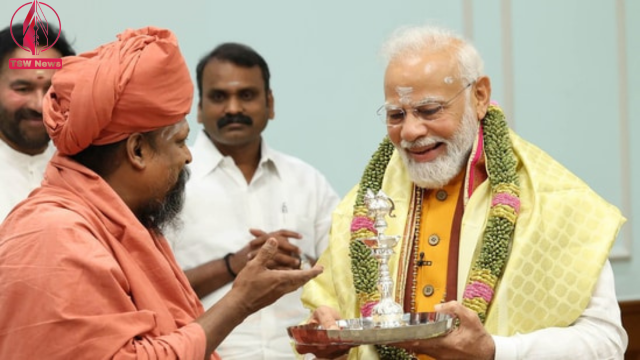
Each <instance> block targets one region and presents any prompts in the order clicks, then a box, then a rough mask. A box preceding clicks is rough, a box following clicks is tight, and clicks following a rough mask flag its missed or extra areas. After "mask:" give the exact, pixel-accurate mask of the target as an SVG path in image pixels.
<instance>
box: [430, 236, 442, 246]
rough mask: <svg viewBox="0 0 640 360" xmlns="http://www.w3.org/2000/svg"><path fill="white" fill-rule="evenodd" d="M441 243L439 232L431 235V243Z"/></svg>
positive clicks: (433, 244)
mask: <svg viewBox="0 0 640 360" xmlns="http://www.w3.org/2000/svg"><path fill="white" fill-rule="evenodd" d="M439 243H440V236H438V235H437V234H431V235H429V245H431V246H436V245H438V244H439Z"/></svg>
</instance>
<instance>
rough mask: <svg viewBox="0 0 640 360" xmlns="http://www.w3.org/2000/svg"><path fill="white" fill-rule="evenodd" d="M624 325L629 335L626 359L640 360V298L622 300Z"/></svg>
mask: <svg viewBox="0 0 640 360" xmlns="http://www.w3.org/2000/svg"><path fill="white" fill-rule="evenodd" d="M620 310H622V326H624V328H625V330H627V334H628V335H629V345H628V346H627V352H626V353H625V355H624V359H625V360H640V300H635V301H623V302H620Z"/></svg>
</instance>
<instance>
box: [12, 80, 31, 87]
mask: <svg viewBox="0 0 640 360" xmlns="http://www.w3.org/2000/svg"><path fill="white" fill-rule="evenodd" d="M9 85H11V86H24V85H26V86H33V81H29V80H24V79H17V80H13V81H12V82H10V83H9Z"/></svg>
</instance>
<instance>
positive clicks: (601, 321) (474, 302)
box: [297, 27, 627, 360]
mask: <svg viewBox="0 0 640 360" xmlns="http://www.w3.org/2000/svg"><path fill="white" fill-rule="evenodd" d="M385 51H386V53H387V55H388V59H389V62H388V65H387V68H386V73H385V79H384V93H385V98H386V103H385V104H384V105H383V106H382V107H381V108H380V110H379V114H380V115H381V118H382V120H383V121H384V123H385V124H386V126H387V131H388V138H387V139H385V140H384V141H383V143H382V144H381V145H380V148H379V149H378V151H377V152H376V153H375V154H374V156H373V157H372V160H371V163H370V164H369V166H368V167H367V169H366V170H365V172H364V175H363V179H362V182H361V184H360V185H359V186H356V187H355V188H354V189H353V191H351V192H350V193H349V194H348V195H347V196H346V198H345V199H343V201H342V203H341V204H340V205H339V206H338V208H337V210H336V211H335V212H334V216H333V227H332V230H331V239H330V243H329V247H328V249H327V251H326V252H325V253H324V254H323V255H322V256H321V258H320V260H319V263H320V264H322V265H324V266H325V272H324V273H323V275H321V276H319V277H318V278H316V279H314V280H312V281H311V282H309V283H308V284H307V285H306V286H305V287H304V290H303V296H302V301H303V303H304V304H305V305H306V306H307V307H309V308H310V309H312V310H314V313H313V315H312V317H311V319H310V322H315V323H320V324H322V325H323V326H325V327H332V326H336V324H335V320H336V319H338V318H358V317H360V316H368V315H370V313H371V308H372V307H373V306H375V304H376V302H377V301H378V300H379V299H380V294H379V293H378V290H377V288H376V287H375V283H376V279H377V276H376V274H375V271H376V270H377V266H376V264H375V262H374V265H373V266H372V267H369V268H367V266H369V264H371V262H368V260H367V259H371V254H370V251H369V249H367V248H366V246H364V245H363V243H362V242H361V241H359V240H358V239H360V238H366V237H370V236H374V235H375V229H374V228H373V227H372V223H371V219H370V218H368V217H367V216H366V215H363V214H366V206H365V203H364V201H363V194H364V191H365V190H366V188H367V187H368V188H372V190H373V191H374V192H377V191H378V190H380V189H381V190H382V191H383V192H384V193H385V194H386V195H388V196H389V197H390V198H391V199H392V200H393V201H394V202H395V209H394V214H395V217H388V218H387V220H388V229H387V230H386V232H385V233H386V234H391V235H402V238H401V240H400V241H399V244H398V245H397V246H396V247H395V255H394V256H393V257H392V258H391V260H390V264H389V265H390V272H391V276H392V277H393V278H394V284H395V288H394V289H393V297H394V299H395V300H396V302H398V303H399V304H401V305H402V306H403V310H404V311H405V312H432V311H438V312H443V313H448V314H451V315H453V316H455V317H456V318H457V322H458V324H459V325H458V326H457V327H455V329H454V330H452V331H451V332H450V333H448V334H446V335H444V336H442V337H438V338H434V339H428V340H415V341H407V342H403V343H398V344H391V345H395V346H375V347H374V346H371V345H368V346H364V345H363V346H358V347H352V348H351V349H349V347H347V346H342V345H341V346H328V347H314V346H298V347H297V350H298V352H299V353H301V354H304V353H313V354H315V355H316V356H318V357H322V358H338V357H344V358H347V356H348V358H349V359H367V360H370V359H377V358H382V359H409V358H413V357H414V356H417V357H418V358H419V359H428V358H436V359H594V360H595V359H622V357H623V354H624V350H625V347H626V343H627V335H626V333H625V331H624V329H623V328H622V326H621V321H620V310H619V307H618V303H617V301H616V296H615V289H614V279H613V272H612V270H611V266H610V264H609V262H608V260H607V254H608V253H609V250H610V248H611V246H612V243H613V241H614V240H615V237H616V235H617V233H618V230H619V228H620V226H621V225H622V223H623V222H624V218H623V217H622V215H621V214H620V212H619V211H618V209H616V208H615V207H614V206H612V205H611V204H608V203H607V202H606V201H604V200H603V199H602V198H600V197H599V196H598V195H597V194H595V193H594V192H593V191H592V190H591V189H590V188H589V187H588V186H587V185H586V184H584V183H583V182H582V181H580V180H579V179H578V178H577V177H576V176H575V175H573V174H571V173H570V172H569V171H568V170H567V169H565V168H564V167H562V166H561V165H560V164H558V163H557V162H556V161H554V160H553V159H551V158H550V157H549V156H548V155H547V154H545V153H544V152H543V151H541V150H540V149H538V148H536V147H535V146H533V145H532V144H530V143H527V142H526V141H524V140H522V139H521V138H519V137H518V136H517V135H516V134H515V133H513V132H511V131H510V130H509V129H508V127H507V124H506V121H505V119H504V114H503V113H502V111H501V110H500V109H499V108H498V107H497V106H495V105H494V104H491V103H490V96H491V84H490V80H489V78H488V77H487V76H486V75H484V73H483V64H482V59H481V58H480V56H479V54H478V53H477V51H476V50H475V48H474V47H473V46H472V45H471V44H469V43H467V42H466V41H464V40H462V39H461V38H459V37H458V36H456V35H455V34H452V33H451V32H449V31H447V30H445V29H439V28H431V27H415V28H408V29H405V30H404V31H402V32H399V33H396V35H395V36H394V37H392V38H391V39H390V40H389V41H388V43H387V44H386V46H385ZM380 169H382V170H380ZM362 259H365V260H362ZM362 269H368V270H367V271H363V270H362ZM347 351H348V352H349V353H348V355H346V353H347ZM343 354H344V355H343Z"/></svg>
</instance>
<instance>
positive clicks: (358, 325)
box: [287, 312, 453, 345]
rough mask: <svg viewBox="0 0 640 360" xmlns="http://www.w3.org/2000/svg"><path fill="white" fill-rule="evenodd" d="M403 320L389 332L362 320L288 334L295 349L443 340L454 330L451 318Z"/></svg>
mask: <svg viewBox="0 0 640 360" xmlns="http://www.w3.org/2000/svg"><path fill="white" fill-rule="evenodd" d="M402 320H403V323H404V324H405V325H401V326H398V327H392V328H380V327H376V326H374V325H373V321H372V320H371V318H361V319H346V320H338V322H337V323H338V326H339V327H340V329H339V330H338V329H336V330H327V329H323V328H322V327H321V326H320V325H318V324H307V325H298V326H291V327H288V328H287V332H288V333H289V337H290V338H291V339H292V340H293V341H294V342H295V343H296V344H298V345H367V344H377V345H380V344H390V343H395V342H401V341H407V340H419V339H429V338H433V337H437V336H442V335H445V334H447V333H448V332H449V331H451V329H452V327H453V318H452V317H451V316H450V315H446V314H440V313H435V312H423V313H405V314H404V315H403V316H402Z"/></svg>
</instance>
